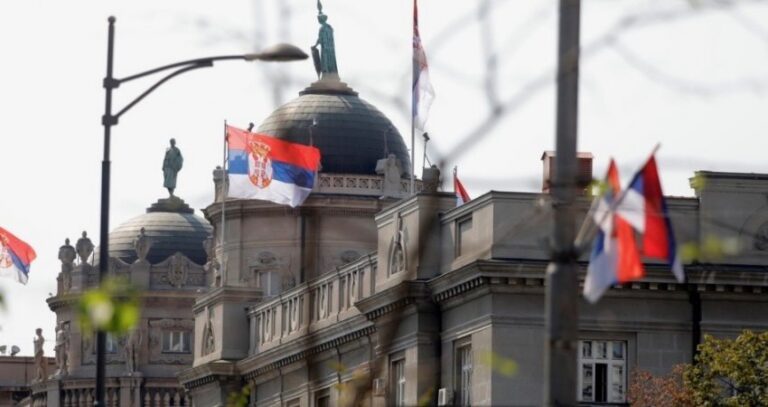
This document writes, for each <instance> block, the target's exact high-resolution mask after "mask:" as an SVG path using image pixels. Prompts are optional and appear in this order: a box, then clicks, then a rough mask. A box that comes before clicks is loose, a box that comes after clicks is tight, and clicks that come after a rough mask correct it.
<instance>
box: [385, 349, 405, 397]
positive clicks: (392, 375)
mask: <svg viewBox="0 0 768 407" xmlns="http://www.w3.org/2000/svg"><path fill="white" fill-rule="evenodd" d="M405 368H406V365H405V353H404V352H398V353H396V354H394V355H392V356H390V357H389V388H390V395H391V397H390V400H389V405H390V406H393V407H402V406H405V391H406V383H407V379H406V375H405Z"/></svg>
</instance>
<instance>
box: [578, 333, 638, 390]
mask: <svg viewBox="0 0 768 407" xmlns="http://www.w3.org/2000/svg"><path fill="white" fill-rule="evenodd" d="M579 345H580V346H579V393H578V396H579V401H592V402H598V403H625V402H626V398H627V397H626V387H627V342H626V341H605V340H583V341H579Z"/></svg>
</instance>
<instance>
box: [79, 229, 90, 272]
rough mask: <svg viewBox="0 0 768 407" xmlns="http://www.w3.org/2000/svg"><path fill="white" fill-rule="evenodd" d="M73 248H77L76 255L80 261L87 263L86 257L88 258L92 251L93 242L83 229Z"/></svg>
mask: <svg viewBox="0 0 768 407" xmlns="http://www.w3.org/2000/svg"><path fill="white" fill-rule="evenodd" d="M75 250H77V255H78V256H79V257H80V263H81V264H86V263H88V258H90V257H91V253H93V242H91V239H89V238H88V234H87V233H86V232H85V231H83V236H82V237H81V238H80V239H77V243H76V244H75Z"/></svg>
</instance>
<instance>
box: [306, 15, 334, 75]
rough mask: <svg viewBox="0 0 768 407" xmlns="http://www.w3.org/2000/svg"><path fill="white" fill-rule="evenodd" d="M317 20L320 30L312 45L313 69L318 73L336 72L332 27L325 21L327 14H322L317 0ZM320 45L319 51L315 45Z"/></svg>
mask: <svg viewBox="0 0 768 407" xmlns="http://www.w3.org/2000/svg"><path fill="white" fill-rule="evenodd" d="M317 21H318V22H319V23H320V32H319V33H318V35H317V42H315V45H313V46H312V59H313V60H314V62H315V69H316V70H317V71H318V72H317V74H318V75H324V74H328V73H333V74H336V73H338V72H339V71H338V68H337V67H336V46H335V45H334V41H333V27H331V25H330V24H328V23H327V21H328V16H327V15H325V14H323V5H322V4H321V3H320V0H317ZM318 45H319V46H320V52H318V50H317V46H318Z"/></svg>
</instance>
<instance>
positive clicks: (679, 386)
mask: <svg viewBox="0 0 768 407" xmlns="http://www.w3.org/2000/svg"><path fill="white" fill-rule="evenodd" d="M687 368H688V365H683V364H681V365H675V366H673V367H672V371H671V372H669V374H667V375H666V376H654V375H653V374H651V373H650V372H648V371H645V370H640V369H638V370H635V371H633V372H632V375H631V376H630V382H629V391H628V392H627V401H628V402H629V403H630V405H632V406H633V407H692V406H694V404H693V401H692V396H691V392H690V391H688V390H687V389H686V388H685V387H684V385H683V374H684V372H685V370H686V369H687Z"/></svg>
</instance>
